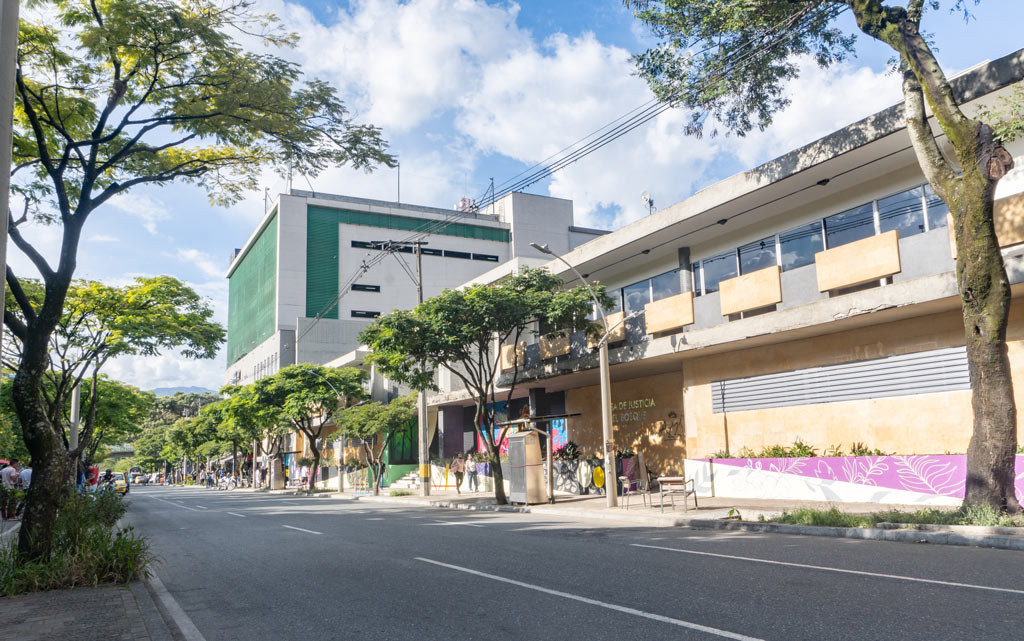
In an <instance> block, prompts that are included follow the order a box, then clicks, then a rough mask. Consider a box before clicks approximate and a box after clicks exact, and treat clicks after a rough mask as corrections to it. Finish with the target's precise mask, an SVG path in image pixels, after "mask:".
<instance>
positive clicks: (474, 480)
mask: <svg viewBox="0 0 1024 641" xmlns="http://www.w3.org/2000/svg"><path fill="white" fill-rule="evenodd" d="M476 464H477V460H476V457H475V456H474V454H473V453H472V452H470V453H469V454H467V455H466V458H462V452H459V453H458V454H457V455H456V456H455V460H454V461H452V464H451V471H452V473H453V474H455V491H456V492H457V493H459V494H462V479H463V477H465V476H468V477H469V482H468V483H467V488H466V489H468V490H469V491H470V492H479V491H480V474H479V473H478V472H477V469H476Z"/></svg>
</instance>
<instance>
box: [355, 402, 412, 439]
mask: <svg viewBox="0 0 1024 641" xmlns="http://www.w3.org/2000/svg"><path fill="white" fill-rule="evenodd" d="M337 418H338V420H337V422H338V435H339V436H341V435H345V436H348V437H351V438H358V439H362V440H364V441H366V440H372V439H373V438H374V437H377V436H379V437H381V439H383V440H387V439H389V438H390V437H391V436H392V435H393V434H394V433H395V432H398V431H400V430H402V429H405V426H406V425H408V424H409V421H412V420H415V419H416V395H415V394H411V395H409V396H404V397H401V398H396V399H395V400H393V401H391V402H390V403H387V404H385V403H378V402H376V401H373V402H370V403H364V404H362V405H356V406H354V407H349V408H346V409H343V410H342V411H341V412H339V413H338V417H337Z"/></svg>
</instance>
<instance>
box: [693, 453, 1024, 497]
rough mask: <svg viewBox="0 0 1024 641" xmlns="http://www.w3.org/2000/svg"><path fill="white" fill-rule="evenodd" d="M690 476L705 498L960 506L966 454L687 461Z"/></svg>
mask: <svg viewBox="0 0 1024 641" xmlns="http://www.w3.org/2000/svg"><path fill="white" fill-rule="evenodd" d="M686 474H687V476H688V477H692V478H693V479H694V480H695V482H696V484H697V488H698V492H699V493H700V495H702V496H712V493H713V495H714V496H720V497H729V498H773V499H792V500H810V501H831V502H839V503H841V502H855V503H882V504H906V505H958V504H959V503H960V501H961V500H962V499H963V497H964V483H965V480H966V478H967V456H966V455H963V454H960V455H913V456H842V457H825V456H823V457H812V458H757V459H755V458H746V459H744V458H739V459H688V460H687V461H686ZM1016 490H1017V498H1018V499H1021V500H1024V456H1017V464H1016Z"/></svg>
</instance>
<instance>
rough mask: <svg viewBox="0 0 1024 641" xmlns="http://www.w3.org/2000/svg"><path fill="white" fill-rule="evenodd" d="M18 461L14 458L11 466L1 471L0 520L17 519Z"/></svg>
mask: <svg viewBox="0 0 1024 641" xmlns="http://www.w3.org/2000/svg"><path fill="white" fill-rule="evenodd" d="M17 488H18V459H16V458H12V459H11V464H10V465H8V466H7V467H5V468H4V469H2V470H0V518H3V519H13V518H16V513H17V510H18V497H17V495H16V494H15V490H17Z"/></svg>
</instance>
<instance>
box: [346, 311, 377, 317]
mask: <svg viewBox="0 0 1024 641" xmlns="http://www.w3.org/2000/svg"><path fill="white" fill-rule="evenodd" d="M378 316H380V312H368V311H365V310H362V309H353V310H352V318H377V317H378Z"/></svg>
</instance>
